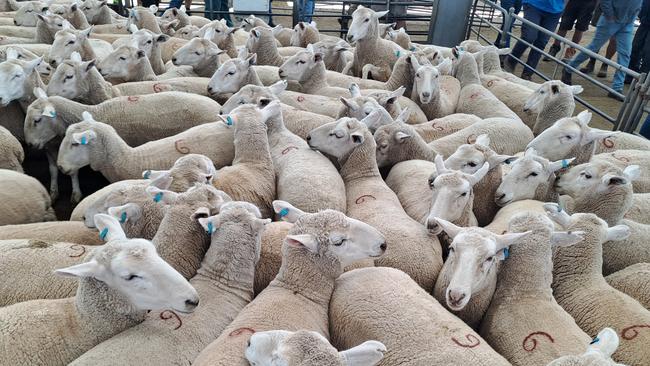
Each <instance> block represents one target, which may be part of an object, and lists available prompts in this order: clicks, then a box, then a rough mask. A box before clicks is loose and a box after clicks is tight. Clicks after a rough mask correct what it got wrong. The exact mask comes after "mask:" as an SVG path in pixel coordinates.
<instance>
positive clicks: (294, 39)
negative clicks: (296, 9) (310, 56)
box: [289, 22, 318, 47]
mask: <svg viewBox="0 0 650 366" xmlns="http://www.w3.org/2000/svg"><path fill="white" fill-rule="evenodd" d="M310 27H311V29H310ZM310 31H311V32H313V31H316V32H318V29H316V27H315V26H313V25H311V24H307V23H305V22H299V23H298V24H296V26H295V27H293V32H291V39H290V40H289V44H290V45H291V46H294V47H302V40H303V39H304V38H305V36H306V34H307V32H310Z"/></svg>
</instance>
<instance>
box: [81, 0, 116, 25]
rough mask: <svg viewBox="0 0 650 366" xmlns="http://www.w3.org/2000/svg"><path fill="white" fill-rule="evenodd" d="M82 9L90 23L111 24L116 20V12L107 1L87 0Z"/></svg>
mask: <svg viewBox="0 0 650 366" xmlns="http://www.w3.org/2000/svg"><path fill="white" fill-rule="evenodd" d="M81 11H83V12H84V14H85V15H86V19H88V23H90V24H111V23H115V21H114V12H113V11H112V10H111V8H109V7H108V5H107V2H106V1H102V0H85V1H84V2H83V6H82V7H81Z"/></svg>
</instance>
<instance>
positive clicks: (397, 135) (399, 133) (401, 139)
mask: <svg viewBox="0 0 650 366" xmlns="http://www.w3.org/2000/svg"><path fill="white" fill-rule="evenodd" d="M411 137H412V136H411V135H409V134H406V133H404V132H402V131H397V133H395V139H396V140H397V141H398V142H399V143H400V144H401V143H404V142H405V141H406V140H408V139H410V138H411Z"/></svg>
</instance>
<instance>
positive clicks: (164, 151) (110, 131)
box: [57, 113, 236, 182]
mask: <svg viewBox="0 0 650 366" xmlns="http://www.w3.org/2000/svg"><path fill="white" fill-rule="evenodd" d="M83 118H84V120H83V121H82V122H79V123H75V124H72V125H70V126H69V127H68V128H67V130H66V133H65V137H64V138H63V141H62V142H61V144H60V147H59V154H58V161H57V164H58V166H59V167H60V169H61V170H62V171H63V172H64V173H65V174H68V173H69V172H75V171H78V170H79V169H81V168H82V167H84V166H87V165H90V167H91V168H92V169H93V170H97V171H99V172H101V173H102V174H103V175H104V177H106V179H108V180H109V181H110V182H117V181H120V180H124V179H136V178H139V177H140V176H141V175H142V171H144V170H146V169H166V168H169V167H170V166H172V165H173V164H174V162H175V161H176V160H177V159H179V158H181V157H182V156H184V155H186V154H188V153H190V152H192V153H199V154H206V155H207V156H208V158H210V159H212V160H213V162H214V163H215V166H216V167H217V168H221V167H224V166H226V165H230V164H231V163H232V162H233V158H234V157H235V156H236V149H235V148H234V147H233V133H232V132H231V131H229V129H228V128H227V126H224V125H223V124H221V123H207V124H204V125H200V126H196V127H194V128H190V129H188V130H186V131H184V132H182V133H180V134H177V135H173V136H170V137H167V138H163V139H160V140H156V141H151V142H149V143H146V144H143V145H140V146H137V147H130V146H129V145H128V144H127V143H126V142H125V141H124V140H123V139H122V138H121V137H120V135H119V134H118V132H117V131H116V130H115V128H113V127H112V126H110V125H107V124H105V123H101V122H97V121H95V120H94V119H93V116H92V115H90V114H87V113H84V115H83Z"/></svg>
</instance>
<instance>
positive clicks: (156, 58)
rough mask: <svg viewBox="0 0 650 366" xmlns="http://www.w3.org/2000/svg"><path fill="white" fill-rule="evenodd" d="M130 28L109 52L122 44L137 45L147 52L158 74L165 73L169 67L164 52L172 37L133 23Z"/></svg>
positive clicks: (154, 70) (113, 43) (152, 66)
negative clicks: (141, 27)
mask: <svg viewBox="0 0 650 366" xmlns="http://www.w3.org/2000/svg"><path fill="white" fill-rule="evenodd" d="M128 29H129V33H130V35H129V36H128V37H122V38H120V39H117V40H115V41H113V42H112V47H111V50H110V51H109V52H108V54H110V53H111V52H113V50H115V49H118V48H120V47H122V46H132V47H135V48H137V49H139V50H143V51H144V52H145V54H146V55H147V58H148V59H149V63H151V68H152V69H153V72H154V73H155V74H156V75H162V74H164V73H165V72H166V71H167V69H166V68H165V63H164V61H163V56H162V52H163V49H164V48H165V45H166V44H167V42H168V41H170V40H171V38H170V37H168V36H167V35H165V34H160V33H155V32H152V31H150V30H149V29H138V27H136V26H135V25H133V24H131V25H129V28H128ZM108 54H107V55H106V56H104V57H100V58H99V59H98V60H97V61H101V60H102V59H104V58H106V57H107V56H108Z"/></svg>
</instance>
